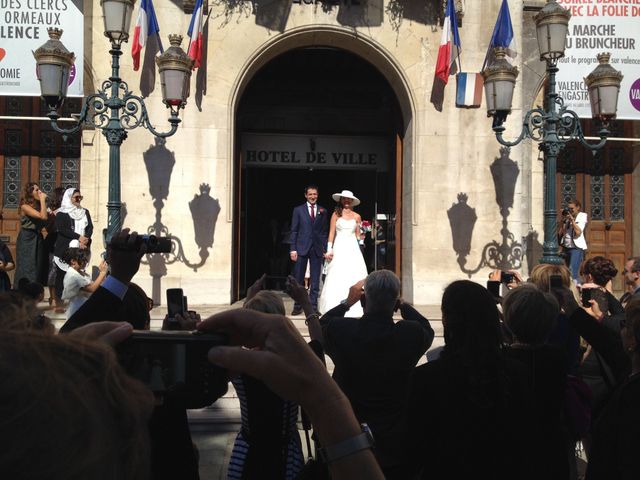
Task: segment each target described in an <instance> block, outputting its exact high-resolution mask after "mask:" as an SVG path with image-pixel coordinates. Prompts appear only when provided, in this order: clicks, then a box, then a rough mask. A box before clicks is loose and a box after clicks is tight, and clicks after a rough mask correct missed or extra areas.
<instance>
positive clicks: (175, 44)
mask: <svg viewBox="0 0 640 480" xmlns="http://www.w3.org/2000/svg"><path fill="white" fill-rule="evenodd" d="M134 3H135V0H101V2H100V4H101V5H102V10H103V15H104V28H105V32H104V34H105V36H107V37H108V38H109V40H110V41H111V49H110V50H109V53H110V54H111V76H110V77H109V79H108V80H105V81H104V82H103V83H102V88H100V89H99V90H98V92H97V93H93V94H91V95H89V96H87V97H86V98H85V100H84V104H83V106H82V110H81V111H80V116H79V118H78V120H77V123H76V125H74V126H73V127H71V128H69V129H63V128H60V127H59V126H58V123H57V120H58V118H59V117H60V114H59V113H58V110H59V109H60V107H61V106H62V104H63V103H64V99H65V97H66V95H67V85H68V79H69V71H70V69H71V67H72V66H73V61H74V59H75V56H74V54H73V53H72V52H69V51H68V50H67V49H66V48H65V46H64V45H63V44H62V42H61V41H60V36H61V35H62V30H59V29H56V28H49V29H48V32H49V40H48V41H47V42H46V43H45V44H44V45H42V46H41V47H40V48H38V49H37V50H36V51H35V52H34V53H33V55H34V57H35V58H36V63H37V72H38V79H39V80H40V90H41V93H42V97H43V98H44V99H45V101H46V103H47V107H48V110H49V111H48V113H47V116H48V117H49V118H50V119H51V127H52V128H53V129H54V130H55V131H56V132H59V133H62V134H70V133H75V132H77V131H79V130H80V129H81V128H82V126H83V125H87V126H92V127H95V128H98V129H100V130H102V133H103V134H104V136H105V137H106V139H107V143H108V144H109V200H108V202H107V210H108V217H107V233H106V237H105V241H106V242H109V241H110V240H111V237H112V236H113V235H114V234H115V233H116V232H118V231H119V230H120V229H121V228H122V221H121V217H120V211H121V208H122V204H121V202H120V145H121V144H122V142H123V141H124V140H125V139H126V138H127V131H128V130H132V129H134V128H137V127H139V126H142V127H144V128H146V129H147V130H149V131H150V132H151V133H152V134H153V135H155V136H156V137H161V138H166V137H170V136H171V135H173V134H174V133H176V131H177V129H178V124H179V123H180V118H179V116H178V114H179V112H180V110H181V109H182V108H184V107H185V105H186V104H187V98H188V96H189V82H190V79H191V69H192V67H193V60H191V59H190V58H189V57H188V56H187V54H186V53H185V52H184V50H182V49H181V48H180V42H181V41H182V37H181V36H180V35H170V36H169V39H170V42H171V47H170V48H169V49H167V51H166V52H164V54H163V55H160V56H159V57H158V58H157V59H156V61H157V63H158V67H159V68H160V78H161V81H162V101H163V103H164V104H165V105H166V106H167V108H169V110H170V112H171V113H170V117H169V119H168V120H169V124H170V125H171V128H170V129H169V131H167V132H157V131H156V130H155V129H154V128H153V126H152V125H151V121H150V119H149V115H148V113H147V107H146V105H145V103H144V101H143V99H142V98H141V97H139V96H137V95H134V94H133V93H132V92H131V91H130V90H129V86H128V85H127V83H126V82H124V81H123V80H122V79H121V78H120V56H121V55H122V50H121V44H122V42H126V41H127V40H128V39H129V27H130V24H131V12H132V11H133V5H134ZM78 74H81V72H78Z"/></svg>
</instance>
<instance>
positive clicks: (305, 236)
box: [290, 185, 329, 315]
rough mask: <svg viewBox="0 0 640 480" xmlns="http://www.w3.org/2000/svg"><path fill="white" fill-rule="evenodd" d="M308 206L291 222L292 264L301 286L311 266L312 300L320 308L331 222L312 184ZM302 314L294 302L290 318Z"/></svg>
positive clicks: (296, 210) (296, 211) (296, 212)
mask: <svg viewBox="0 0 640 480" xmlns="http://www.w3.org/2000/svg"><path fill="white" fill-rule="evenodd" d="M304 196H305V198H306V199H307V201H306V202H305V203H303V204H302V205H299V206H297V207H296V208H294V209H293V218H292V219H291V251H290V256H291V261H293V262H295V264H294V267H293V276H294V277H295V278H296V280H297V281H298V283H299V284H300V285H304V274H305V272H306V271H307V262H309V264H310V271H311V278H310V279H309V300H311V305H313V308H314V309H317V306H318V291H319V286H320V285H319V284H320V272H321V271H322V262H323V258H324V253H325V251H326V248H327V237H328V235H329V222H328V220H329V219H328V215H327V210H326V209H325V208H322V207H321V206H320V205H318V204H317V201H318V187H316V186H315V185H309V186H307V187H306V188H305V189H304ZM300 313H302V309H301V308H300V305H298V304H297V303H295V304H294V305H293V311H292V312H291V315H299V314H300Z"/></svg>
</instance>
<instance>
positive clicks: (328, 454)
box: [318, 423, 375, 464]
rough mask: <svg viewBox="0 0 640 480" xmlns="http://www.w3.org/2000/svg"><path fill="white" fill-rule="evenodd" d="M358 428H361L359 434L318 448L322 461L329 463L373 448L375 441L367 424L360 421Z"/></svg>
mask: <svg viewBox="0 0 640 480" xmlns="http://www.w3.org/2000/svg"><path fill="white" fill-rule="evenodd" d="M360 428H361V429H362V433H361V434H360V435H356V436H355V437H351V438H347V439H346V440H343V441H342V442H339V443H336V444H334V445H329V446H327V447H321V448H319V449H318V456H319V457H320V458H321V459H322V461H323V462H324V463H327V464H329V463H331V462H335V461H336V460H338V459H340V458H342V457H346V456H349V455H353V454H354V453H358V452H359V451H361V450H365V449H367V448H373V446H374V443H375V442H374V440H373V434H372V433H371V429H370V428H369V425H367V424H366V423H361V424H360Z"/></svg>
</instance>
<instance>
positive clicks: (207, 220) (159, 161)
mask: <svg viewBox="0 0 640 480" xmlns="http://www.w3.org/2000/svg"><path fill="white" fill-rule="evenodd" d="M143 157H144V164H145V167H146V169H147V175H148V177H149V194H150V195H151V197H152V198H153V206H154V208H155V211H156V214H155V221H154V223H153V224H152V225H150V226H149V227H148V228H147V233H149V234H154V235H156V236H163V237H167V238H169V239H170V240H171V252H169V253H156V254H151V255H147V256H146V259H144V260H143V261H142V263H143V264H147V265H149V270H150V273H151V276H152V277H153V291H152V297H151V298H153V301H154V303H155V304H160V301H161V298H162V290H161V282H160V280H161V278H162V277H164V276H165V275H166V274H167V265H171V264H173V263H176V262H180V263H183V264H184V265H186V266H188V267H189V268H191V269H193V271H194V272H196V271H197V270H198V268H200V267H202V266H203V265H204V264H205V262H206V261H207V258H209V249H210V248H211V247H213V242H214V236H215V228H216V223H217V221H218V216H219V215H220V202H219V201H218V200H217V199H215V198H212V197H211V195H210V192H211V187H209V185H207V184H205V183H203V184H201V185H200V187H199V193H197V194H195V195H194V197H193V200H191V201H190V202H189V211H190V213H191V218H192V221H193V227H194V240H195V243H196V245H197V246H198V250H199V251H198V255H199V257H200V260H199V261H198V262H191V261H190V260H189V259H188V258H187V257H186V255H185V252H184V248H183V245H182V240H181V239H180V238H179V237H177V236H175V235H173V234H171V232H170V231H169V227H167V226H166V225H164V224H163V223H162V210H163V208H164V202H165V200H166V199H167V198H168V196H169V191H170V188H169V186H170V182H171V173H172V171H173V167H174V165H175V163H176V160H175V154H174V153H173V152H171V151H169V150H168V149H167V148H166V146H165V141H164V140H163V139H160V138H156V139H155V145H152V146H150V147H149V149H148V150H147V151H146V152H144V154H143Z"/></svg>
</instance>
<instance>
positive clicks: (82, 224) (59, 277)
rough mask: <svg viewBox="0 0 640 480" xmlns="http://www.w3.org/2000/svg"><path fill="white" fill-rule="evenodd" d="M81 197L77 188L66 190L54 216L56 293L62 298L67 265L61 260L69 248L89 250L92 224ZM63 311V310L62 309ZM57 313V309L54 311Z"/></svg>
mask: <svg viewBox="0 0 640 480" xmlns="http://www.w3.org/2000/svg"><path fill="white" fill-rule="evenodd" d="M81 201H82V195H81V194H80V190H78V189H77V188H67V189H66V190H65V192H64V195H63V196H62V204H61V205H60V209H59V210H58V213H57V215H56V229H57V230H58V238H56V244H55V247H54V249H53V255H54V257H53V261H54V263H55V264H56V272H57V274H56V293H57V294H58V295H60V296H62V290H63V286H64V276H65V274H66V272H67V270H68V269H69V265H68V264H67V263H66V262H65V261H64V260H63V259H64V258H65V253H66V252H67V249H68V248H69V247H78V248H89V246H90V245H91V234H92V233H93V223H92V222H91V215H89V210H87V209H86V208H83V207H82V206H80V202H81ZM62 310H63V311H64V309H62ZM56 311H58V309H56Z"/></svg>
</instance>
